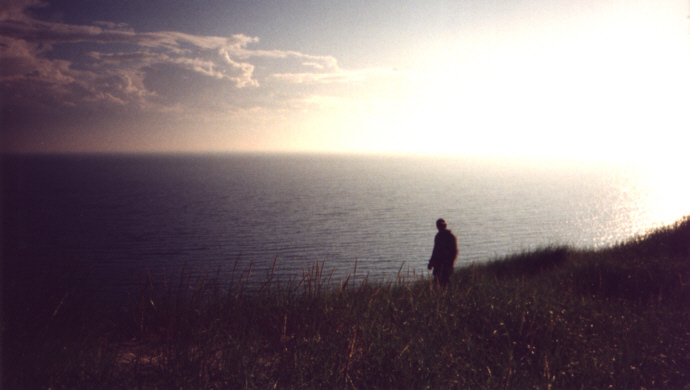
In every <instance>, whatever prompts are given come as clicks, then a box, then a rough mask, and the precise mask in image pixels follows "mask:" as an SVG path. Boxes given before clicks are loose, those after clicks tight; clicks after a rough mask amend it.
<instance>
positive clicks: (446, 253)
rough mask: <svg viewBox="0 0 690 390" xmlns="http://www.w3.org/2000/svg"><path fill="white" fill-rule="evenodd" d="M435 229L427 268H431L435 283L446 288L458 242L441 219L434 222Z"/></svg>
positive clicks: (456, 253) (451, 272) (456, 254)
mask: <svg viewBox="0 0 690 390" xmlns="http://www.w3.org/2000/svg"><path fill="white" fill-rule="evenodd" d="M436 228H437V229H438V233H436V237H434V251H433V252H432V253H431V259H430V260H429V265H428V267H427V268H428V269H432V268H433V270H434V272H433V275H434V279H435V280H436V283H438V284H439V285H441V286H442V287H446V286H447V285H448V282H450V275H452V274H453V264H455V258H456V257H457V256H458V240H457V239H456V238H455V235H453V233H452V232H451V231H450V230H448V229H447V228H446V221H444V220H443V219H439V220H438V221H436Z"/></svg>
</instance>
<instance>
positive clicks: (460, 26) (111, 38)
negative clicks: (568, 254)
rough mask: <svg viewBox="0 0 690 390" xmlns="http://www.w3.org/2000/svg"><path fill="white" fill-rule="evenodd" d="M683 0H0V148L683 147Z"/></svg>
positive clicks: (457, 150) (500, 150) (572, 152)
mask: <svg viewBox="0 0 690 390" xmlns="http://www.w3.org/2000/svg"><path fill="white" fill-rule="evenodd" d="M687 15H688V4H687V2H686V1H683V0H673V1H664V2H658V1H652V0H637V1H626V2H619V1H613V0H604V1H597V2H590V1H542V0H530V1H525V2H519V3H515V2H512V1H494V2H486V1H463V2H455V1H443V0H434V1H424V2H421V1H420V2H406V3H404V4H400V3H399V2H394V1H377V2H367V1H351V2H346V3H343V2H310V1H304V2H287V1H278V2H268V1H258V2H245V1H233V2H225V1H215V0H214V1H205V2H198V1H191V2H190V1H177V0H175V1H146V2H140V1H133V0H131V1H130V0H126V1H118V2H110V1H59V0H55V1H39V0H11V1H5V2H3V5H2V6H0V69H2V71H1V72H0V84H1V85H2V89H3V99H2V101H1V105H2V111H1V115H2V116H1V118H2V119H1V120H2V139H1V141H2V142H1V143H0V144H1V145H2V150H3V151H5V152H17V151H19V152H22V151H60V152H65V151H67V152H73V151H81V152H83V151H86V152H100V151H108V152H113V151H114V152H120V151H126V152H150V151H175V152H206V151H309V152H314V151H318V152H366V153H430V154H454V155H458V154H461V155H468V154H475V155H476V154H479V155H491V156H493V155H496V156H525V155H526V156H535V155H536V156H544V155H547V156H551V157H553V156H557V157H568V158H573V157H576V158H585V159H590V158H608V159H611V158H614V159H617V158H632V159H638V160H639V159H649V158H652V159H653V158H661V157H668V156H677V155H680V154H681V152H682V149H681V148H682V145H681V144H682V143H680V142H676V141H678V139H679V138H678V137H679V136H680V135H679V133H680V132H681V131H684V130H687V128H688V119H687V116H686V115H685V112H686V110H687V107H688V106H690V100H689V99H690V97H689V96H688V94H687V90H688V86H689V85H690V82H689V76H688V72H687V69H688V68H690V66H689V65H690V61H689V60H688V57H689V54H688V51H689V50H688V48H689V44H688V39H689V34H688V19H687Z"/></svg>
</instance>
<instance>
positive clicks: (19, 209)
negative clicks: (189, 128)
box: [2, 155, 690, 294]
mask: <svg viewBox="0 0 690 390" xmlns="http://www.w3.org/2000/svg"><path fill="white" fill-rule="evenodd" d="M2 172H3V175H2V194H3V195H2V261H3V273H4V275H3V280H4V283H5V284H9V285H10V286H12V285H14V286H21V285H22V283H26V282H25V278H23V277H20V276H21V275H24V277H25V276H26V275H31V274H37V273H46V272H53V273H60V272H63V271H64V270H65V269H68V268H69V267H74V266H75V264H77V265H78V266H80V267H91V273H90V276H89V277H90V280H91V281H92V282H93V283H94V285H96V286H97V288H98V289H99V290H100V291H103V292H105V293H107V294H119V293H120V292H121V291H122V290H123V289H133V288H136V287H140V286H141V284H142V272H143V271H145V270H148V271H149V272H150V273H151V274H152V275H153V277H154V278H157V279H160V278H161V277H162V275H164V274H165V275H168V276H169V275H170V274H171V273H174V272H178V273H179V272H180V270H181V269H182V268H183V267H185V269H186V270H187V271H188V272H198V271H211V272H213V273H215V272H217V270H219V269H220V273H221V275H222V276H223V277H226V278H227V277H229V274H230V272H231V271H232V269H233V267H235V263H236V260H238V259H239V260H238V261H237V266H236V271H238V272H242V271H246V270H247V269H248V267H249V264H250V263H251V262H253V263H254V266H253V275H254V276H253V278H256V280H257V282H259V281H263V280H265V279H266V275H267V273H268V272H269V271H268V270H269V269H270V268H271V266H272V264H273V262H274V259H276V258H277V263H276V269H277V272H278V273H279V275H281V276H282V278H283V279H290V278H295V277H296V278H301V275H302V272H303V270H304V269H308V268H309V267H311V266H312V265H313V264H314V262H315V261H325V263H326V267H325V268H326V273H330V272H331V271H333V272H334V276H333V278H334V279H337V280H339V279H342V278H344V277H345V276H347V275H350V274H352V273H353V272H354V267H355V262H357V275H359V277H363V276H364V275H366V274H369V278H370V279H377V280H381V279H386V280H390V279H393V278H395V277H396V275H397V273H398V271H399V270H400V269H401V267H402V270H403V272H404V273H410V274H416V275H420V274H422V275H423V274H425V273H426V268H425V265H426V261H427V260H428V258H429V256H430V254H431V249H432V245H433V236H434V234H435V227H434V222H435V220H436V219H437V218H439V217H443V218H445V219H446V221H447V222H448V225H449V228H450V229H451V230H453V232H454V233H455V234H456V235H457V236H458V241H459V244H460V257H459V262H460V263H461V264H462V263H470V262H474V261H485V260H488V259H491V258H495V257H498V256H503V255H507V254H510V253H514V252H517V251H522V250H528V249H534V248H536V247H539V246H544V245H549V244H569V245H573V246H576V247H600V246H604V245H610V244H613V243H616V242H619V241H621V240H626V239H629V238H631V237H633V236H635V235H636V234H641V233H644V232H646V231H648V230H649V229H651V228H653V227H656V226H659V225H663V224H668V223H672V222H674V221H676V220H678V219H680V218H681V217H682V216H684V215H688V214H690V202H686V199H690V188H689V187H688V185H687V184H685V183H680V182H679V181H677V180H673V178H671V177H668V176H666V175H664V174H663V172H662V173H661V174H660V173H659V172H658V171H657V172H653V171H648V170H643V169H636V168H634V167H630V166H626V165H619V164H582V163H580V164H576V163H570V164H566V163H553V162H549V163H545V162H544V161H532V162H525V161H517V160H501V161H496V160H494V161H490V160H482V159H470V158H457V159H451V158H446V159H442V158H421V157H416V158H413V157H354V156H316V155H310V156H305V155H303V156H297V155H294V156H293V155H212V156H173V155H156V156H11V157H7V156H6V157H3V160H2ZM238 272H235V274H238Z"/></svg>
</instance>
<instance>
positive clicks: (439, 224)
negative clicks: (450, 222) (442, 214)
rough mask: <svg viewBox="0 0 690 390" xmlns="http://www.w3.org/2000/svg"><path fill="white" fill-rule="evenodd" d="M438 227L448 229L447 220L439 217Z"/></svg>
mask: <svg viewBox="0 0 690 390" xmlns="http://www.w3.org/2000/svg"><path fill="white" fill-rule="evenodd" d="M436 228H437V229H438V230H439V231H441V230H446V221H444V220H443V218H439V219H438V220H437V221H436Z"/></svg>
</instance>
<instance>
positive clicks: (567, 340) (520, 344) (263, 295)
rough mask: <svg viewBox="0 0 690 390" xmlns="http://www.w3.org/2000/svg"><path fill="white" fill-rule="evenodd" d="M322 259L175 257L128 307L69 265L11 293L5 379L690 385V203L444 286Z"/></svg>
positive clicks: (10, 385)
mask: <svg viewBox="0 0 690 390" xmlns="http://www.w3.org/2000/svg"><path fill="white" fill-rule="evenodd" d="M324 268H325V267H324V265H323V264H315V265H314V266H313V267H312V269H310V270H307V271H306V272H305V275H304V279H301V280H295V281H294V282H293V283H291V284H288V285H280V286H279V285H276V284H275V283H272V282H271V280H272V279H271V278H270V277H268V278H267V283H266V284H265V285H264V286H263V288H262V289H261V291H260V292H254V293H248V292H247V291H245V288H244V284H243V283H242V282H240V283H236V284H234V285H230V286H227V285H223V283H221V282H219V281H218V279H217V278H216V277H215V276H213V275H202V276H198V277H190V276H189V275H185V273H184V272H181V275H179V276H178V277H177V278H176V281H175V283H174V285H175V287H176V288H171V287H170V286H169V285H167V284H166V286H165V288H159V289H156V288H152V287H156V286H151V285H150V282H149V281H145V282H143V283H142V285H143V286H144V288H143V291H142V293H141V294H140V295H139V296H138V297H137V298H136V299H134V300H133V301H132V302H131V304H130V305H129V306H128V307H126V308H117V307H101V306H98V305H96V304H95V303H94V302H93V301H92V300H90V299H89V298H88V295H87V294H80V293H79V291H78V289H75V287H74V286H73V283H72V284H71V283H70V281H69V279H66V280H65V282H64V284H57V285H56V284H45V285H44V286H43V287H42V288H40V289H37V290H36V291H35V292H34V293H33V294H32V295H31V296H27V297H23V298H21V299H8V298H7V297H3V300H4V301H3V319H2V336H3V337H2V388H3V389H28V388H305V387H306V388H460V389H551V388H553V389H580V388H588V389H591V388H596V389H602V388H616V389H643V388H645V389H654V388H658V389H690V311H689V310H688V309H689V308H690V218H685V219H684V220H682V221H680V222H678V223H676V224H675V225H673V226H669V227H667V228H662V229H659V230H656V231H654V232H651V233H650V234H648V235H646V236H644V237H640V238H636V239H633V240H630V241H629V242H625V243H621V244H619V245H616V246H614V247H611V248H606V249H601V250H577V249H572V248H567V247H549V248H543V249H539V250H537V251H534V252H530V253H521V254H517V255H514V256H509V257H507V258H504V259H497V260H495V261H491V262H487V263H482V264H474V265H472V266H470V267H466V268H457V269H456V272H455V273H454V275H453V279H452V283H451V286H450V287H449V288H447V289H446V290H442V289H439V288H437V287H435V286H434V285H433V284H431V283H429V281H428V280H419V279H416V280H409V278H408V280H404V279H403V278H402V277H399V278H398V280H397V281H393V282H388V283H373V282H365V283H362V284H359V285H349V286H348V285H341V286H340V288H337V287H330V288H329V287H327V286H326V284H327V283H326V282H327V281H328V279H329V275H328V272H325V271H324ZM144 279H146V278H144ZM177 279H179V280H177ZM245 282H246V280H245ZM169 284H172V283H169ZM66 286H72V287H70V288H66ZM77 287H78V286H77Z"/></svg>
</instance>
